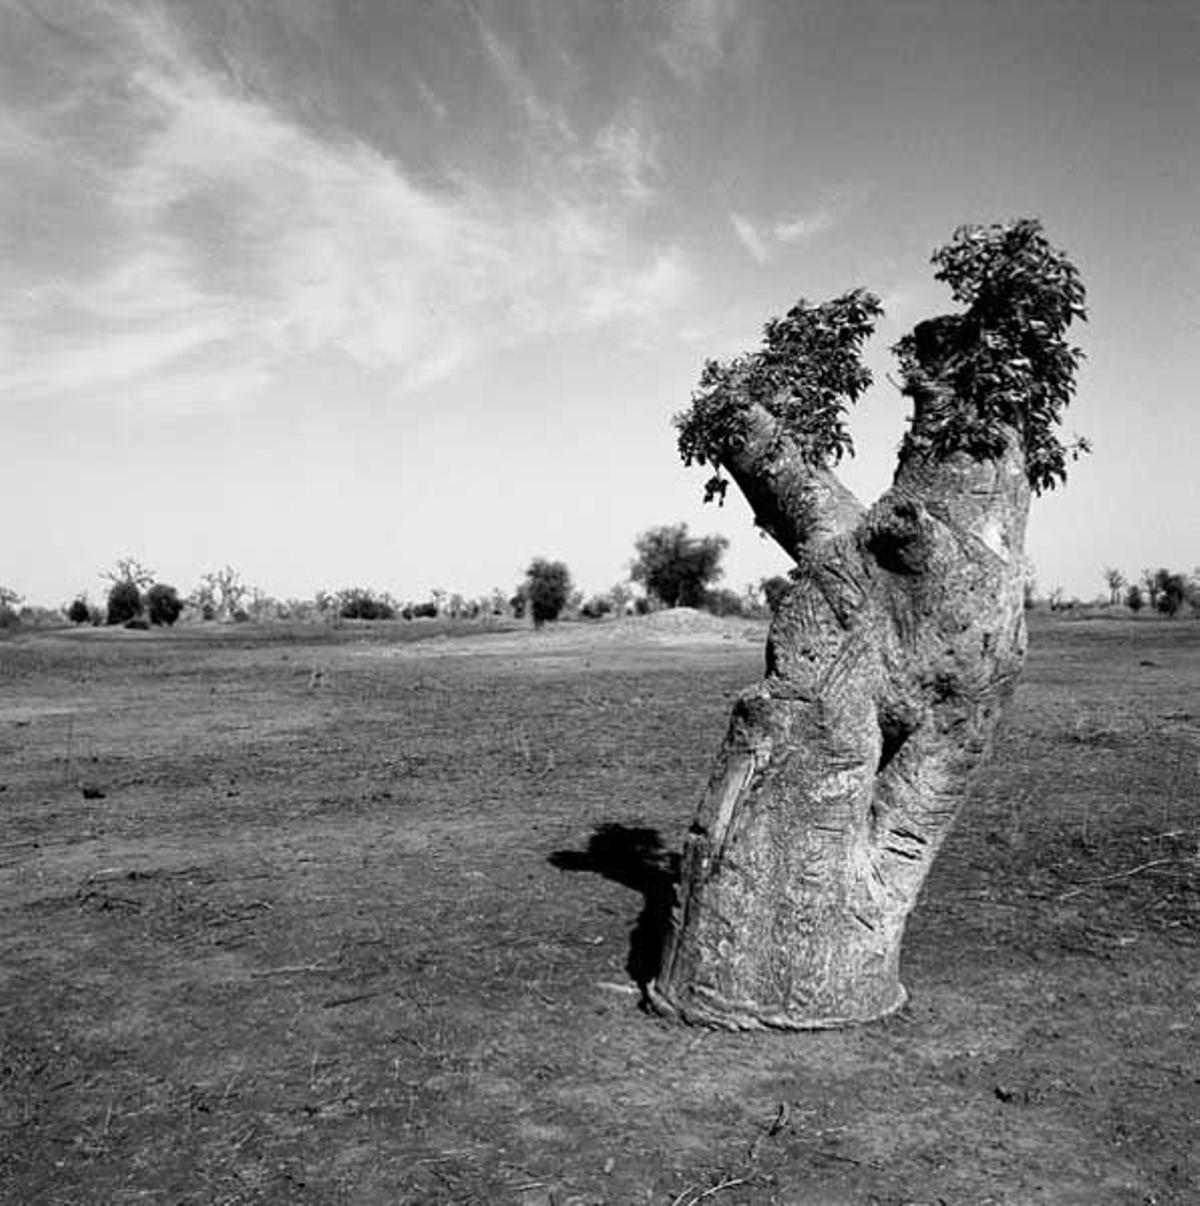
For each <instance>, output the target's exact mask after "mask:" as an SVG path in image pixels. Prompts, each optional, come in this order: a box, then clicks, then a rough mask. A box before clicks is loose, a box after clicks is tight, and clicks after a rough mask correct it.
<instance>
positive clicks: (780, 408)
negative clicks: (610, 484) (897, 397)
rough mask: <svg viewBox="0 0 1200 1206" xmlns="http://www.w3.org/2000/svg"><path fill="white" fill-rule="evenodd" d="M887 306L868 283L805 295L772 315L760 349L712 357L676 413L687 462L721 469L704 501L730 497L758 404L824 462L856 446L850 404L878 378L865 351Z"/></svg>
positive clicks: (806, 453) (811, 457)
mask: <svg viewBox="0 0 1200 1206" xmlns="http://www.w3.org/2000/svg"><path fill="white" fill-rule="evenodd" d="M882 313H883V307H882V305H881V304H880V302H879V299H878V298H877V297H876V296H875V295H874V294H873V293H868V292H867V291H866V290H865V289H853V290H851V291H850V292H849V293H845V294H843V295H842V296H841V297H838V298H835V299H834V300H833V301H827V302H822V303H820V304H819V305H813V304H811V303H810V302H808V301H806V300H805V299H804V298H801V299H800V300H799V301H798V302H797V303H796V304H795V305H794V306H793V307H792V308H791V309H790V310H789V311H788V312H787V314H786V315H785V316H784V317H783V318H772V319H771V320H770V321H768V322H767V324H766V325H765V326H764V327H763V345H762V347H761V348H760V349H759V350H758V351H757V352H751V353H749V354H748V355H745V356H739V357H736V358H735V359H733V360H731V361H730V362H729V363H728V364H722V363H721V362H720V361H717V360H709V361H708V362H707V363H706V364H705V366H704V371H703V373H702V374H701V377H700V387H699V389H698V391H697V392H696V393H695V394H694V395H693V396H692V405H691V409H690V410H688V411H686V412H684V413H683V414H680V415H677V416H676V417H675V426H676V428H677V429H678V431H679V453H680V455H681V456H682V457H683V461H684V464H685V465H691V464H693V463H695V464H699V465H711V466H712V467H713V469H714V470H715V473H714V475H713V476H712V477H711V478H710V479H709V480H708V482H707V484H706V485H705V489H704V500H705V502H709V501H711V500H712V499H713V498H717V499H719V500H720V501H724V498H725V492H726V490H727V489H728V487H729V481H728V479H727V478H726V477H724V476H723V474H722V473H721V467H722V465H723V464H724V463H725V462H726V460H727V459H728V456H729V453H730V452H731V451H732V450H735V449H736V448H738V447H739V446H740V445H741V444H742V442H743V441H744V440H745V437H746V431H747V426H748V423H749V421H750V416H751V413H752V411H753V408H754V406H755V405H756V404H757V405H759V406H762V407H763V408H764V409H765V410H766V411H767V412H768V413H769V414H770V415H772V416H773V417H774V418H776V419H777V420H779V424H780V431H781V433H784V434H787V435H788V436H790V437H791V438H792V439H793V440H794V441H795V443H796V445H797V446H798V448H799V449H800V451H801V455H802V456H803V458H804V459H805V461H806V462H808V463H809V464H811V465H814V466H821V467H824V466H828V465H831V464H836V463H837V462H838V461H840V460H841V459H842V457H843V456H845V455H846V454H847V453H849V454H853V451H854V445H853V442H852V441H851V439H850V433H849V430H848V429H847V427H846V407H847V405H848V404H849V403H853V402H855V401H857V400H858V398H859V396H860V395H861V394H862V393H863V391H864V390H866V389H867V387H868V386H869V385H870V384H871V372H870V370H869V369H868V368H866V367H865V366H864V365H863V364H862V362H861V361H860V359H859V353H860V351H861V349H862V345H863V343H864V342H865V341H866V339H867V338H868V337H869V336H870V335H871V333H872V332H873V331H874V329H875V320H876V318H878V317H879V315H881V314H882Z"/></svg>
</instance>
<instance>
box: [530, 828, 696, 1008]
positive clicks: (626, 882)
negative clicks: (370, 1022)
mask: <svg viewBox="0 0 1200 1206" xmlns="http://www.w3.org/2000/svg"><path fill="white" fill-rule="evenodd" d="M549 861H550V863H551V864H552V865H553V866H555V867H557V868H558V869H559V870H560V871H590V872H592V874H594V875H602V876H603V877H604V878H605V879H610V880H612V881H613V882H614V883H618V884H620V885H621V886H622V887H625V888H632V889H633V891H635V892H640V893H641V894H642V911H641V913H640V914H639V915H638V919H637V921H636V922H635V923H634V927H633V930H632V932H631V933H630V935H629V956H628V958H627V959H626V960H625V969H626V971H628V972H629V975H630V977H631V978H632V979H633V980H634V982H635V983H637V984H639V985H641V986H642V987H643V988H645V986H646V985H647V984H648V983H649V982H650V981H651V980H653V979H654V977H655V976H656V975H658V969H659V964H660V961H661V956H662V946H663V939H664V937H665V936H666V933H667V926H668V925H669V923H670V919H671V909H672V907H673V906H674V904H675V885H676V883H677V882H678V880H679V855H678V854H675V853H672V852H671V851H668V850H666V849H664V847H663V844H662V838H660V837H659V836H658V830H657V829H646V828H643V827H638V826H629V825H620V824H617V823H615V822H611V821H608V822H605V823H604V824H602V825H597V826H596V828H595V830H594V832H593V833H592V836H591V837H590V838H589V839H588V844H587V848H586V849H585V850H556V851H555V852H554V853H553V854H551V855H550V858H549Z"/></svg>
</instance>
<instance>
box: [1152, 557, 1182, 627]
mask: <svg viewBox="0 0 1200 1206" xmlns="http://www.w3.org/2000/svg"><path fill="white" fill-rule="evenodd" d="M1154 585H1155V592H1154V606H1155V609H1156V610H1157V611H1158V612H1159V613H1160V614H1161V615H1164V616H1168V617H1170V618H1174V617H1175V615H1176V614H1177V613H1178V612H1179V609H1180V608H1181V607H1182V606H1183V605H1184V603H1185V602H1186V601H1187V597H1188V580H1187V579H1186V578H1185V577H1184V576H1183V574H1173V573H1171V571H1170V570H1168V569H1166V568H1163V569H1158V570H1155V571H1154Z"/></svg>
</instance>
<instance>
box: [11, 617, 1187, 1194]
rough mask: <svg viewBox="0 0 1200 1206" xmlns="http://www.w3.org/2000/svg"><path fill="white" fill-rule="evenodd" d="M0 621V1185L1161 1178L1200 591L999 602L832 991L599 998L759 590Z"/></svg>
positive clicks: (1182, 1164)
mask: <svg viewBox="0 0 1200 1206" xmlns="http://www.w3.org/2000/svg"><path fill="white" fill-rule="evenodd" d="M414 631H416V629H415V628H414V627H413V626H408V627H407V628H406V627H404V626H401V625H382V626H373V627H370V628H366V627H364V628H353V629H352V628H346V629H342V630H337V631H333V630H324V629H308V630H302V629H301V630H289V629H283V628H276V629H263V630H259V631H253V630H249V629H245V628H233V629H229V628H214V627H211V626H209V627H205V628H193V629H187V630H181V631H178V632H152V633H136V632H124V631H115V632H109V631H99V630H97V631H92V630H86V631H80V632H69V633H68V632H61V633H52V634H40V635H39V634H30V635H25V636H18V637H15V638H12V639H9V640H7V641H4V642H2V643H0V817H2V818H3V828H2V830H0V1200H3V1201H4V1202H8V1203H21V1204H27V1203H28V1204H34V1203H106V1204H107V1203H114V1204H115V1203H130V1202H160V1203H251V1202H272V1203H274V1202H278V1203H342V1202H345V1203H380V1204H385V1203H386V1204H388V1206H392V1204H396V1203H436V1202H446V1203H467V1202H478V1203H509V1202H511V1203H523V1204H525V1206H535V1204H540V1206H548V1204H550V1203H556V1204H559V1206H562V1204H565V1203H572V1202H573V1203H635V1202H653V1203H662V1204H664V1206H671V1204H674V1206H696V1204H697V1203H700V1202H701V1201H704V1202H707V1203H711V1204H712V1206H734V1204H736V1203H743V1204H744V1203H772V1202H779V1203H796V1204H807V1203H813V1204H829V1206H834V1204H839V1203H895V1204H899V1203H935V1202H944V1203H1013V1204H1025V1203H1053V1204H1055V1206H1064V1204H1072V1203H1078V1204H1079V1206H1084V1204H1087V1206H1093V1204H1096V1203H1168V1202H1177V1203H1191V1202H1196V1201H1200V1164H1198V1162H1197V1156H1196V1154H1195V1150H1196V1146H1197V1145H1196V1140H1197V1133H1196V1120H1197V1116H1198V1115H1200V1109H1198V1093H1197V1066H1196V1060H1195V1054H1196V1046H1195V1038H1196V1036H1195V1031H1194V1024H1195V1001H1196V999H1197V970H1198V968H1197V878H1198V877H1197V830H1198V826H1197V797H1198V795H1200V793H1198V791H1197V787H1198V784H1200V773H1198V754H1200V624H1197V623H1189V622H1176V623H1166V622H1159V621H1143V622H1137V623H1134V622H1099V621H1096V622H1087V623H1082V622H1076V623H1055V624H1050V623H1049V622H1047V621H1045V620H1043V621H1041V622H1040V623H1039V624H1037V625H1036V626H1035V629H1034V633H1033V648H1032V653H1031V657H1030V662H1029V667H1028V672H1027V675H1026V678H1025V680H1024V682H1023V685H1022V687H1021V689H1020V691H1019V694H1018V698H1017V702H1016V705H1015V707H1014V710H1013V714H1012V717H1011V720H1010V723H1009V725H1008V728H1007V731H1006V734H1005V737H1004V739H1003V742H1002V745H1001V747H1000V749H999V750H998V752H997V756H996V758H995V760H994V761H993V763H992V764H991V766H990V768H989V769H988V771H987V772H986V774H985V775H984V777H983V779H982V780H981V782H980V784H979V787H978V791H977V792H976V794H975V797H974V798H973V799H972V801H971V802H970V803H969V805H968V807H967V809H966V812H965V813H964V816H963V818H962V820H961V821H960V824H959V827H958V829H957V830H956V832H955V834H954V835H953V836H952V838H951V839H950V842H949V843H948V845H947V848H946V850H945V853H944V854H943V856H942V858H941V860H940V861H939V863H938V865H937V867H936V868H935V871H934V874H933V877H932V879H931V882H930V884H929V886H928V888H927V890H926V892H925V894H924V897H923V900H922V903H921V905H920V907H919V909H918V911H917V913H916V914H915V916H914V918H913V922H912V925H911V927H910V933H909V939H908V943H907V947H906V974H905V979H906V982H907V984H908V986H909V989H910V991H911V993H912V1002H911V1004H910V1005H909V1006H908V1007H907V1008H906V1009H905V1010H904V1011H903V1012H902V1013H901V1014H900V1015H898V1016H896V1017H895V1018H893V1019H891V1020H889V1021H887V1022H886V1023H883V1024H880V1025H876V1026H872V1027H866V1028H862V1029H858V1030H852V1031H845V1032H839V1033H824V1034H804V1035H797V1036H786V1035H729V1034H716V1033H708V1032H704V1031H694V1030H688V1029H685V1028H681V1027H677V1026H673V1025H669V1024H666V1023H664V1022H662V1021H660V1020H657V1019H654V1018H651V1017H649V1016H647V1015H645V1014H643V1013H642V1012H640V1011H639V1009H638V1007H637V997H636V995H635V994H633V993H632V992H631V991H630V986H631V980H630V973H631V971H632V972H634V973H636V972H637V970H638V969H639V966H640V965H641V964H642V963H643V962H644V961H645V960H646V959H647V958H648V957H649V955H648V942H647V938H648V935H649V933H650V932H651V931H652V930H653V923H654V918H655V915H656V914H657V913H658V912H660V911H661V910H662V909H663V908H664V907H665V905H666V903H667V901H668V900H669V894H670V884H671V874H672V858H671V853H670V852H671V851H673V850H675V849H677V846H678V843H679V840H680V838H681V835H682V833H683V831H684V829H685V828H686V825H687V822H688V821H689V819H690V814H691V810H692V807H693V805H694V803H695V801H696V798H697V796H698V793H699V792H700V790H701V789H702V787H703V783H704V780H705V778H706V775H707V771H708V765H709V761H710V759H711V757H712V756H713V754H714V752H715V750H716V748H717V745H718V743H719V742H720V739H721V736H722V733H723V730H724V726H725V721H726V717H727V714H728V710H729V705H730V699H731V697H732V695H733V694H734V693H735V692H736V691H737V690H738V689H739V688H740V687H742V686H744V685H746V684H747V683H748V682H750V681H751V680H752V679H753V678H754V677H756V676H757V674H758V673H759V668H760V663H761V644H762V636H763V632H762V628H761V626H756V625H747V624H745V623H738V624H733V625H721V624H719V623H718V622H716V621H709V620H707V619H706V618H697V617H691V618H689V617H687V616H683V617H681V616H666V617H659V618H657V619H652V620H647V621H643V622H641V623H640V624H638V623H634V622H621V623H620V624H608V625H600V626H594V627H591V628H589V627H586V626H580V625H572V626H564V627H563V628H562V629H560V630H558V631H556V632H551V633H545V634H539V635H533V634H518V633H507V634H506V633H498V634H489V635H479V636H473V637H470V638H467V639H461V640H456V639H440V640H429V641H421V642H419V643H412V642H411V641H407V642H406V641H405V639H404V638H405V637H407V636H411V635H412V633H413V632H414Z"/></svg>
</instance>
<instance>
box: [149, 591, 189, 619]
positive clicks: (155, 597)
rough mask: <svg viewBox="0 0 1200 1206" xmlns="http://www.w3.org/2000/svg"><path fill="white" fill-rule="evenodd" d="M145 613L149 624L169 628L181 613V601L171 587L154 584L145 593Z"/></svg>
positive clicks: (177, 593)
mask: <svg viewBox="0 0 1200 1206" xmlns="http://www.w3.org/2000/svg"><path fill="white" fill-rule="evenodd" d="M146 611H147V614H148V616H149V619H150V623H151V624H155V625H162V626H165V627H167V628H169V627H170V626H171V625H172V624H174V623H175V621H176V620H178V619H179V617H180V614H181V613H182V612H183V600H182V599H181V598H180V597H179V592H178V591H177V590H176V589H175V588H174V587H173V586H168V585H167V583H165V582H156V583H155V584H154V585H153V586H152V587H151V588H150V589H149V590H148V591H147V592H146Z"/></svg>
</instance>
